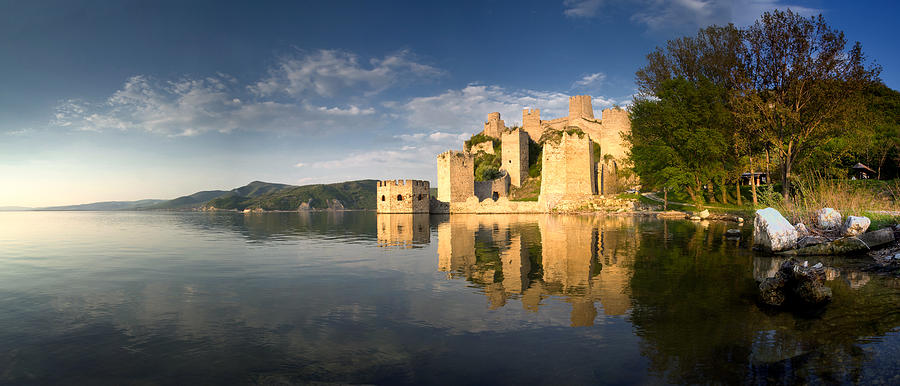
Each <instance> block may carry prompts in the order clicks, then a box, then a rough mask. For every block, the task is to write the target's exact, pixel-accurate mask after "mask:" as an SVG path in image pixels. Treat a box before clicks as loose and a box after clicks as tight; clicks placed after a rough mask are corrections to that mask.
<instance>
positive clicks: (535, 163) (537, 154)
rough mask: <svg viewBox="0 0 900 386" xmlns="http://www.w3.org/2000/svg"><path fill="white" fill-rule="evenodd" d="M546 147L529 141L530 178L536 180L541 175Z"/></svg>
mask: <svg viewBox="0 0 900 386" xmlns="http://www.w3.org/2000/svg"><path fill="white" fill-rule="evenodd" d="M543 152H544V147H543V146H541V145H540V144H539V143H537V142H534V141H532V140H531V138H529V139H528V176H529V177H532V178H535V177H539V176H540V175H541V167H542V164H543V162H542V157H543Z"/></svg>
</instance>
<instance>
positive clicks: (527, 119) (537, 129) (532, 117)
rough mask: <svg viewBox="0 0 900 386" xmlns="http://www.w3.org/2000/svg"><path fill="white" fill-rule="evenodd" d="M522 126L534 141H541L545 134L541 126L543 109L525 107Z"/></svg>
mask: <svg viewBox="0 0 900 386" xmlns="http://www.w3.org/2000/svg"><path fill="white" fill-rule="evenodd" d="M522 128H523V129H524V130H525V132H526V133H528V137H529V138H531V140H532V141H534V142H537V141H539V140H540V139H541V135H542V134H544V129H543V128H541V109H531V110H529V109H523V110H522Z"/></svg>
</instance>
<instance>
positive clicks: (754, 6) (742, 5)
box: [731, 0, 823, 26]
mask: <svg viewBox="0 0 900 386" xmlns="http://www.w3.org/2000/svg"><path fill="white" fill-rule="evenodd" d="M774 9H779V10H782V11H786V10H787V9H790V10H791V11H794V12H796V13H798V14H800V15H803V16H815V15H818V14H820V13H822V12H823V10H821V9H817V8H809V7H804V6H800V5H793V4H784V3H782V2H780V1H778V0H736V1H734V3H733V5H732V8H731V19H732V21H733V22H734V24H736V25H738V26H748V25H751V24H753V23H754V22H755V21H756V19H758V18H759V17H760V16H761V15H762V14H763V12H766V11H772V10H774Z"/></svg>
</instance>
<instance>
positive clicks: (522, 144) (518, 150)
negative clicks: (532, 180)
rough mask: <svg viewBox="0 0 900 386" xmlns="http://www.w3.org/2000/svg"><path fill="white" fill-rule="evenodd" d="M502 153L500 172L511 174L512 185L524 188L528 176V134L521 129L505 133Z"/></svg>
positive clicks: (502, 139) (502, 140) (502, 141)
mask: <svg viewBox="0 0 900 386" xmlns="http://www.w3.org/2000/svg"><path fill="white" fill-rule="evenodd" d="M500 153H501V156H500V162H501V163H500V170H506V172H507V173H509V182H510V184H512V185H513V186H516V187H519V186H522V181H524V180H525V177H527V176H528V133H526V132H525V131H524V130H519V129H516V130H512V131H509V132H504V133H503V137H502V138H501V150H500Z"/></svg>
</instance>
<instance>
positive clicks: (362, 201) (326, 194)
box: [205, 180, 377, 210]
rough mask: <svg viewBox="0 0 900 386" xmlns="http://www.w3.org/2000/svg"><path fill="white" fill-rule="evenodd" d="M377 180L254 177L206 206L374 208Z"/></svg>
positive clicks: (236, 208) (237, 207)
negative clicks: (270, 180) (294, 181)
mask: <svg viewBox="0 0 900 386" xmlns="http://www.w3.org/2000/svg"><path fill="white" fill-rule="evenodd" d="M376 184H377V181H376V180H358V181H347V182H341V183H335V184H318V185H305V186H291V185H282V184H267V183H264V182H259V181H255V182H253V183H251V184H250V185H247V186H244V187H241V188H237V189H234V190H232V191H230V192H228V193H226V194H223V195H221V196H219V197H217V198H214V199H212V200H210V201H209V202H207V203H206V205H205V206H206V207H209V208H215V209H234V210H244V209H248V208H249V209H257V208H259V209H263V210H297V209H298V208H300V206H301V205H302V204H304V203H305V204H307V205H308V208H309V209H328V208H337V209H340V208H341V207H343V209H375V193H376ZM334 200H337V201H338V202H339V204H337V203H335V201H334Z"/></svg>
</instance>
